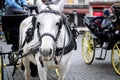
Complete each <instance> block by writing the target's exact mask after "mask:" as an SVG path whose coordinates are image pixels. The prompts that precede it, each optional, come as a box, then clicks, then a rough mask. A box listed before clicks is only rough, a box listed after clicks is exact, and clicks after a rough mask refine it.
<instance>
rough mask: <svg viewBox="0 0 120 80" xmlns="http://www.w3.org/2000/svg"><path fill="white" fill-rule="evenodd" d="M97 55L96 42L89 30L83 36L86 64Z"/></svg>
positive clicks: (83, 52) (83, 51)
mask: <svg viewBox="0 0 120 80" xmlns="http://www.w3.org/2000/svg"><path fill="white" fill-rule="evenodd" d="M94 56H95V43H94V39H93V37H92V34H91V33H90V32H89V31H87V32H85V33H84V35H83V37H82V57H83V59H84V61H85V63H86V64H91V63H92V62H93V60H94Z"/></svg>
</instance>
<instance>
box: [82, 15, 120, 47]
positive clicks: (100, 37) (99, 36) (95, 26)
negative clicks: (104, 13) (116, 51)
mask: <svg viewBox="0 0 120 80" xmlns="http://www.w3.org/2000/svg"><path fill="white" fill-rule="evenodd" d="M93 18H94V17H85V18H84V19H83V23H84V25H85V26H86V27H87V28H88V29H89V30H90V32H91V33H92V34H93V38H94V40H95V42H96V45H97V44H100V46H102V45H103V43H104V42H106V41H108V39H107V38H106V35H104V34H103V32H102V30H101V27H100V24H101V21H102V18H100V19H97V21H98V23H97V22H95V20H94V23H93V22H92V21H91V20H93ZM113 27H115V28H114V29H113V30H110V31H109V33H111V34H110V36H112V37H110V41H109V42H108V43H109V44H108V48H107V49H112V48H113V46H114V44H115V43H116V42H117V41H119V40H120V34H115V31H117V30H118V31H120V23H118V22H115V23H113Z"/></svg>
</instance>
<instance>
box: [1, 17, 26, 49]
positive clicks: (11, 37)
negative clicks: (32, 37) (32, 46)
mask: <svg viewBox="0 0 120 80" xmlns="http://www.w3.org/2000/svg"><path fill="white" fill-rule="evenodd" d="M26 17H28V15H4V16H2V18H1V21H2V29H3V31H4V34H5V37H6V41H7V44H13V45H14V46H16V48H18V43H19V26H20V23H21V22H22V21H23V20H24V19H25V18H26Z"/></svg>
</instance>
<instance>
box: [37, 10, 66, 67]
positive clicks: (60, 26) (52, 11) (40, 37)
mask: <svg viewBox="0 0 120 80" xmlns="http://www.w3.org/2000/svg"><path fill="white" fill-rule="evenodd" d="M41 13H53V14H56V15H60V16H61V19H60V22H59V25H58V32H57V34H56V36H53V35H52V34H50V33H43V34H42V35H41V34H40V33H39V26H40V23H39V22H37V23H36V24H37V30H38V31H37V34H38V38H39V42H40V44H41V43H42V38H43V37H45V36H49V37H51V38H52V39H53V40H54V42H55V44H54V46H53V47H54V50H53V56H52V59H53V58H54V61H55V64H58V61H57V60H56V56H55V53H56V45H57V40H58V38H59V35H60V32H61V31H60V30H61V28H62V25H63V24H65V21H64V20H65V15H64V14H62V13H60V12H59V11H56V10H51V9H50V10H42V11H41V12H40V13H39V14H41ZM63 51H64V50H63ZM52 59H50V60H52ZM39 61H40V63H41V65H42V67H44V64H43V60H42V59H41V57H40V58H39Z"/></svg>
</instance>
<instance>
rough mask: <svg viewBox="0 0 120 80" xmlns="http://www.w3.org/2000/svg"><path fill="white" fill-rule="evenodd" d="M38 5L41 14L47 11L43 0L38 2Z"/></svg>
mask: <svg viewBox="0 0 120 80" xmlns="http://www.w3.org/2000/svg"><path fill="white" fill-rule="evenodd" d="M36 5H37V6H38V9H39V12H40V11H41V10H43V9H45V7H46V5H45V4H44V3H43V2H42V1H41V0H37V1H36Z"/></svg>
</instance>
